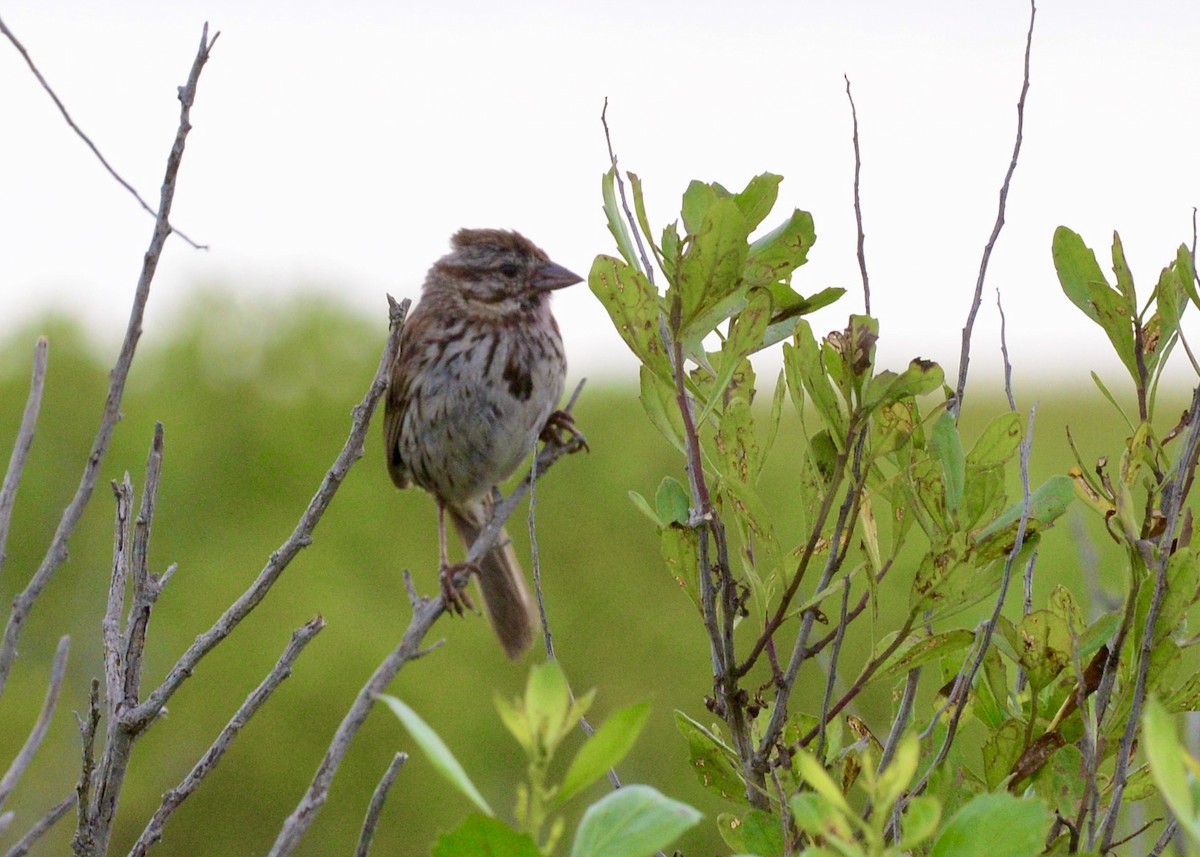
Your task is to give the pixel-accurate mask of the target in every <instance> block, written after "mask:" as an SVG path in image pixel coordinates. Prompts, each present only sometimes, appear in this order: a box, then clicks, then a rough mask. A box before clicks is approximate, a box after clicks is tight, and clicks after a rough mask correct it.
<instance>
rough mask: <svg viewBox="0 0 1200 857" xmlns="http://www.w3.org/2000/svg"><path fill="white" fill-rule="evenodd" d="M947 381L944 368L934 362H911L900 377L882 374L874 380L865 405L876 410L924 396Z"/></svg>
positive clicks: (890, 373) (887, 373) (869, 388)
mask: <svg viewBox="0 0 1200 857" xmlns="http://www.w3.org/2000/svg"><path fill="white" fill-rule="evenodd" d="M945 380H946V375H945V373H944V372H943V371H942V367H941V366H939V365H938V364H936V363H934V362H933V361H932V360H921V359H916V360H911V361H909V364H908V368H907V369H905V370H904V371H903V372H901V373H900V374H899V375H897V374H896V373H894V372H880V373H879V374H878V375H876V376H875V377H874V378H872V379H871V383H870V385H869V386H868V387H867V392H866V394H865V395H864V397H863V404H864V406H866V407H867V408H868V409H871V410H874V409H875V408H878V407H879V406H880V405H886V404H889V403H891V402H894V401H896V400H897V399H904V398H911V397H913V396H924V395H926V394H928V393H932V392H933V391H934V390H936V389H938V388H939V387H941V386H942V384H943V382H944V381H945Z"/></svg>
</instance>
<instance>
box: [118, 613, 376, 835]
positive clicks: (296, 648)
mask: <svg viewBox="0 0 1200 857" xmlns="http://www.w3.org/2000/svg"><path fill="white" fill-rule="evenodd" d="M324 627H325V620H324V619H322V618H321V617H320V616H317V617H316V618H314V619H312V620H310V621H309V622H308V623H307V624H305V625H303V626H301V627H300V628H298V629H297V630H296V631H295V632H293V633H292V640H291V642H290V643H288V645H287V648H285V649H284V651H283V654H282V655H281V656H280V658H279V661H278V663H276V664H275V667H274V668H273V669H272V670H271V672H270V673H268V674H267V677H266V678H265V679H263V680H262V683H260V684H259V685H258V687H256V688H255V689H254V690H253V692H251V694H250V695H249V696H248V697H246V701H245V702H243V703H242V705H241V707H239V708H238V710H237V711H236V712H235V713H234V715H233V717H232V718H230V720H229V722H228V723H227V724H225V728H224V729H222V730H221V733H220V734H219V735H218V736H217V737H216V740H214V741H213V742H212V744H211V745H210V746H209V748H208V750H207V751H206V752H205V753H204V755H203V756H201V757H200V760H199V761H198V762H196V764H195V766H194V767H193V768H192V770H191V771H189V772H188V775H187V776H186V777H184V778H183V781H182V782H181V783H180V784H179V785H177V786H176V787H175V788H173V789H171V790H170V791H168V792H167V793H166V794H165V795H163V799H162V803H161V804H160V805H159V807H158V809H157V810H155V812H154V815H153V816H152V817H151V818H150V821H149V822H148V823H147V824H146V827H145V829H144V830H143V831H142V835H141V836H139V837H138V839H137V842H135V843H134V845H133V848H132V849H131V850H130V852H129V855H130V857H144V855H145V854H146V852H148V851H149V850H150V848H151V847H153V846H154V845H155V843H157V842H158V841H159V840H160V839H162V828H163V825H164V824H165V823H166V821H167V818H169V817H170V815H171V813H173V812H174V811H175V810H176V809H178V808H179V806H180V805H181V804H182V803H183V802H184V801H185V800H187V799H188V798H189V797H190V796H191V794H192V792H194V791H195V790H196V787H197V786H199V785H200V782H201V780H203V779H204V778H205V777H206V776H207V775H208V774H209V772H210V771H212V770H213V769H214V768H215V767H216V766H217V765H218V763H220V761H221V757H222V756H223V755H224V754H225V751H226V750H227V749H229V745H230V744H231V743H232V742H233V739H234V738H236V737H237V735H238V733H239V732H240V731H241V730H242V727H243V726H245V725H246V723H248V722H249V720H250V718H251V717H253V716H254V714H255V713H256V712H257V711H258V709H259V708H261V707H262V705H263V703H265V702H266V701H267V699H268V698H270V696H271V694H272V693H274V692H275V690H276V688H278V687H279V685H280V684H282V683H283V681H284V679H286V678H288V677H289V676H290V675H291V674H292V664H294V663H295V662H296V658H298V657H300V653H301V652H303V651H304V647H305V646H307V645H308V643H309V641H310V640H312V638H313V637H315V636H316V635H317V634H318V633H320V632H321V629H322V628H324ZM393 776H395V775H394V774H393ZM381 802H382V800H381Z"/></svg>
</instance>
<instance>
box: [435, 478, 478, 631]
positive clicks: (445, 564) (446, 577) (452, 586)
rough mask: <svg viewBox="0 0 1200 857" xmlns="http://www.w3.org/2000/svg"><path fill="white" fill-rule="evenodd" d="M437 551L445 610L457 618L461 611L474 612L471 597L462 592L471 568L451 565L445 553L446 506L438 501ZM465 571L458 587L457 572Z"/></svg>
mask: <svg viewBox="0 0 1200 857" xmlns="http://www.w3.org/2000/svg"><path fill="white" fill-rule="evenodd" d="M437 509H438V549H439V550H440V551H441V554H440V562H439V564H438V581H439V582H440V583H441V585H442V600H443V601H444V602H446V609H447V610H452V611H454V612H455V613H457V614H458V615H459V616H461V615H463V609H464V608H465V609H467V610H470V611H471V612H475V605H474V604H472V603H471V597H470V596H469V595H467V593H466V592H465V591H464V590H463V588H462V587H464V586H465V585H466V582H467V580H468V579H469V578H470V570H471V567H470V566H469V565H467V564H466V563H458V564H457V565H451V564H450V560H449V557H448V555H447V551H446V505H445V504H444V503H443V502H442V501H441V500H438V504H437ZM461 571H466V572H467V575H466V576H465V577H464V578H463V582H462V584H461V585H460V584H459V583H458V581H456V580H455V577H456V576H457V575H458V573H459V572H461Z"/></svg>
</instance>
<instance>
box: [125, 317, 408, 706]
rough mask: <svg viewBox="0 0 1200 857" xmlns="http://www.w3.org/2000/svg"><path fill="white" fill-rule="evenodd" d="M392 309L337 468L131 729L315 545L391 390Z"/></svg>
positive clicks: (395, 332) (395, 336) (396, 327)
mask: <svg viewBox="0 0 1200 857" xmlns="http://www.w3.org/2000/svg"><path fill="white" fill-rule="evenodd" d="M388 302H389V305H390V315H389V317H390V325H391V329H390V332H389V334H388V338H387V343H386V344H385V345H384V349H383V355H382V356H381V357H380V360H379V368H378V370H377V371H376V372H375V379H374V380H373V381H372V382H371V386H370V388H369V389H368V390H367V393H366V395H365V396H364V397H363V399H362V401H361V402H359V404H358V405H357V406H356V407H355V408H354V411H353V413H352V421H351V426H350V434H349V436H348V437H347V438H346V443H345V445H344V446H343V447H342V450H341V452H340V453H338V456H337V458H336V459H335V460H334V462H333V465H332V466H331V467H330V469H329V471H328V472H327V473H326V474H325V478H324V479H322V480H321V485H320V487H319V488H318V489H317V493H316V494H315V495H313V498H312V500H311V501H309V504H308V507H307V508H306V509H305V510H304V513H303V514H302V515H301V516H300V520H299V522H297V524H296V527H295V529H294V530H293V531H292V534H291V535H290V536H288V537H287V539H286V540H285V541H284V543H283V544H282V545H280V547H279V548H278V549H277V550H276V551H274V552H273V553H272V554H271V556H270V558H269V559H268V560H267V563H266V565H265V566H264V567H263V569H262V571H260V572H259V574H258V577H257V578H256V579H255V580H254V582H253V583H252V584H251V585H250V587H249V588H248V589H247V590H246V591H245V592H243V593H242V595H241V596H239V597H238V599H237V600H236V601H235V602H234V603H233V604H231V605H230V606H229V607H228V608H227V609H226V610H225V612H224V613H222V614H221V616H220V617H219V618H218V619H217V621H216V622H214V623H213V625H212V627H210V628H209V629H208V630H207V631H205V632H204V633H202V634H200V635H199V636H198V637H196V640H195V642H193V643H192V645H191V646H190V647H189V648H188V649H187V651H185V652H184V653H183V654H182V655H181V656H180V658H179V660H178V661H177V662H176V663H175V666H174V667H172V668H171V671H170V672H169V673H168V674H167V677H166V678H165V679H163V681H162V683H161V684H160V685H159V686H158V687H156V688H155V689H154V690H153V691H151V693H150V694H149V696H147V697H146V699H145V701H144V702H142V703H141V704H140V705H138V706H137V708H135V709H134V710H132V711H130V712H128V714H127V715H126V721H127V723H128V725H129V726H130V727H131V728H137V727H138V726H139V725H140V724H144V723H147V722H149V721H150V720H153V719H154V718H155V717H157V716H158V714H159V713H160V712H161V711H162V709H163V706H164V705H166V704H167V701H168V700H169V699H170V698H171V696H172V695H173V694H174V693H175V691H176V690H178V689H179V686H180V685H181V684H183V682H184V681H186V680H187V678H188V677H189V676H190V675H191V674H192V672H193V671H194V670H195V668H196V665H197V664H198V663H199V662H200V660H201V659H202V658H203V657H204V656H205V655H207V654H208V653H209V652H210V651H212V649H213V648H214V647H215V646H216V645H217V644H218V643H220V642H221V641H222V640H224V639H225V638H226V637H227V636H229V634H230V633H231V632H232V631H233V629H234V628H236V627H237V626H238V624H239V623H240V622H241V621H242V620H243V619H245V618H246V617H247V616H248V615H250V612H251V611H252V610H253V609H254V608H255V607H257V606H258V604H259V602H261V601H262V600H263V598H265V597H266V595H267V593H268V592H269V591H270V590H271V587H272V586H273V585H274V584H275V581H276V580H278V579H279V576H280V575H281V574H283V571H284V569H285V568H287V567H288V564H289V563H290V562H291V561H292V560H293V559H295V557H296V555H297V554H299V553H300V551H301V550H303V549H304V548H306V547H308V545H309V544H311V543H312V533H313V530H314V529H315V528H316V526H317V524H318V523H319V522H320V520H321V516H322V515H324V514H325V510H326V509H327V508H328V507H329V504H330V502H331V501H332V500H333V496H334V494H335V493H336V492H337V490H338V488H339V487H340V486H341V484H342V480H343V479H345V478H346V474H347V473H348V472H349V470H350V468H351V467H352V466H353V465H354V463H355V462H356V461H358V460H359V459H360V458H362V456H363V449H364V443H365V440H366V436H367V426H368V425H369V424H370V420H371V416H372V415H373V414H374V413H375V406H376V405H377V404H378V402H379V399H380V397H381V396H382V395H383V392H384V390H385V389H386V388H387V380H388V375H389V373H390V371H391V368H392V363H393V362H394V361H395V359H396V348H397V346H398V344H399V340H400V330H401V328H402V327H403V326H404V317H405V315H406V314H407V312H408V306H409V301H408V300H404V301H402V302H401V303H399V304H398V303H396V301H395V300H393V299H392V297H391V296H390V295H389V296H388Z"/></svg>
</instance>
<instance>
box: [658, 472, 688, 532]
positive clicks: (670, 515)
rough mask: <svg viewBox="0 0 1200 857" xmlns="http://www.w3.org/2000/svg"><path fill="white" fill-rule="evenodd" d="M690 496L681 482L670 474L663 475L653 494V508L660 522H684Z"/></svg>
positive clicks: (665, 523) (685, 521) (686, 518)
mask: <svg viewBox="0 0 1200 857" xmlns="http://www.w3.org/2000/svg"><path fill="white" fill-rule="evenodd" d="M691 501H692V498H691V496H690V495H689V494H688V491H687V489H686V488H684V487H683V484H682V483H681V482H680V481H679V480H678V479H675V478H673V477H671V476H664V477H663V481H662V482H660V483H659V485H658V491H657V492H656V493H655V495H654V508H655V512H656V513H657V515H658V520H659V522H660V523H661V524H663V525H664V526H666V525H667V524H686V523H687V522H688V518H689V517H690V512H689V511H688V510H689V509H690V508H691V504H692V502H691Z"/></svg>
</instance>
